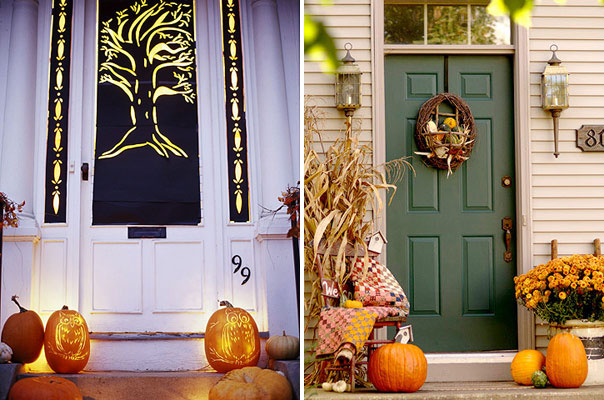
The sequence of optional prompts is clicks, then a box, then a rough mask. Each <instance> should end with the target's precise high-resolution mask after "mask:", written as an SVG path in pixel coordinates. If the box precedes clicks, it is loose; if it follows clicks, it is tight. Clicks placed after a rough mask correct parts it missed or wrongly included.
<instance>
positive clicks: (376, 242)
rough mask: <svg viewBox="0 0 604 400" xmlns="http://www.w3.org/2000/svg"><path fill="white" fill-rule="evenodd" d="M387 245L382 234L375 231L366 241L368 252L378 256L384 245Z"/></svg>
mask: <svg viewBox="0 0 604 400" xmlns="http://www.w3.org/2000/svg"><path fill="white" fill-rule="evenodd" d="M386 243H388V241H387V240H386V238H385V237H384V235H383V234H382V232H380V231H377V232H376V233H374V234H373V235H371V236H369V238H368V239H367V248H368V249H369V251H371V252H374V253H377V254H380V253H381V252H382V248H383V247H384V244H386Z"/></svg>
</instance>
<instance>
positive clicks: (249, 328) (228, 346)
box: [204, 301, 260, 372]
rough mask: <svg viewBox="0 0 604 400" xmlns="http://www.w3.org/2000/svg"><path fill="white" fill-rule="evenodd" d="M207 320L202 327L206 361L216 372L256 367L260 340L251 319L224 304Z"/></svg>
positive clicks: (238, 309) (247, 315) (244, 312)
mask: <svg viewBox="0 0 604 400" xmlns="http://www.w3.org/2000/svg"><path fill="white" fill-rule="evenodd" d="M220 305H221V306H225V305H226V308H222V309H220V310H218V311H216V312H215V313H214V314H212V316H211V317H210V319H209V321H208V325H207V326H206V334H205V341H204V342H205V350H206V358H207V359H208V362H209V363H210V365H211V366H212V368H214V369H215V370H216V371H218V372H227V371H230V370H232V369H235V368H243V367H250V366H253V365H256V364H257V363H258V360H259V359H260V337H259V336H258V327H257V326H256V322H255V321H254V319H253V318H252V316H251V315H250V314H249V313H248V312H247V311H245V310H244V309H242V308H235V307H233V305H232V304H231V303H229V302H228V301H221V302H220Z"/></svg>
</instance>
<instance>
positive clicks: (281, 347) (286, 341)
mask: <svg viewBox="0 0 604 400" xmlns="http://www.w3.org/2000/svg"><path fill="white" fill-rule="evenodd" d="M264 347H265V349H266V354H268V356H269V357H270V358H272V359H275V360H295V359H296V358H298V356H299V355H300V340H299V339H298V338H297V337H295V336H289V335H286V334H285V331H283V335H278V336H271V337H270V338H269V339H268V340H267V341H266V345H265V346H264Z"/></svg>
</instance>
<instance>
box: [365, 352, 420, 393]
mask: <svg viewBox="0 0 604 400" xmlns="http://www.w3.org/2000/svg"><path fill="white" fill-rule="evenodd" d="M367 375H368V377H369V380H370V381H371V383H373V386H375V388H376V389H377V390H379V391H380V392H407V393H409V392H416V391H417V390H419V388H421V387H422V385H423V384H424V382H425V381H426V377H427V375H428V362H427V361H426V356H425V355H424V352H423V351H422V350H421V349H420V348H419V347H417V346H415V345H413V344H403V343H391V344H387V345H384V346H382V347H380V348H378V349H377V350H376V351H375V352H374V353H372V354H371V358H370V359H369V367H368V369H367Z"/></svg>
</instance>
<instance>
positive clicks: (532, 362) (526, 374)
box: [511, 350, 545, 385]
mask: <svg viewBox="0 0 604 400" xmlns="http://www.w3.org/2000/svg"><path fill="white" fill-rule="evenodd" d="M544 365H545V356H544V355H543V354H542V353H541V352H540V351H537V350H522V351H520V352H518V354H516V355H515V356H514V359H513V360H512V367H511V371H512V379H514V382H516V383H518V384H520V385H532V384H533V381H532V380H531V377H532V376H533V372H535V371H540V370H541V367H543V366H544Z"/></svg>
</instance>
